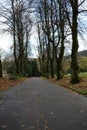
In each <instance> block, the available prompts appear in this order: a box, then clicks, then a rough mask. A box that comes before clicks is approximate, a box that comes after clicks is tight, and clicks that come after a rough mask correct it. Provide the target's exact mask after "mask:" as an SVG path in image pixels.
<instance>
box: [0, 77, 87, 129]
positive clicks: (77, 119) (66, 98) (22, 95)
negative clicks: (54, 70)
mask: <svg viewBox="0 0 87 130" xmlns="http://www.w3.org/2000/svg"><path fill="white" fill-rule="evenodd" d="M0 130H87V98H86V97H84V96H82V95H79V94H76V93H74V92H72V91H70V90H67V89H64V88H62V87H60V86H57V85H55V84H53V83H50V82H49V81H47V80H44V79H41V78H34V77H32V78H29V79H28V80H26V81H25V82H24V83H22V84H19V85H17V86H15V87H12V88H10V89H8V90H6V91H3V92H0Z"/></svg>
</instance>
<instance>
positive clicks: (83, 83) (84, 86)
mask: <svg viewBox="0 0 87 130" xmlns="http://www.w3.org/2000/svg"><path fill="white" fill-rule="evenodd" d="M79 77H80V83H78V84H71V82H70V80H71V75H70V74H67V75H65V76H64V78H63V79H61V80H56V79H55V78H54V79H50V80H51V81H52V82H54V83H56V84H57V85H60V86H62V87H64V88H67V89H70V90H72V91H75V92H77V93H79V94H82V95H86V94H87V72H84V73H80V74H79Z"/></svg>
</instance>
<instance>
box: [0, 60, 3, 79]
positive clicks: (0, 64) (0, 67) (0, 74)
mask: <svg viewBox="0 0 87 130" xmlns="http://www.w3.org/2000/svg"><path fill="white" fill-rule="evenodd" d="M2 77H3V75H2V62H1V59H0V78H2Z"/></svg>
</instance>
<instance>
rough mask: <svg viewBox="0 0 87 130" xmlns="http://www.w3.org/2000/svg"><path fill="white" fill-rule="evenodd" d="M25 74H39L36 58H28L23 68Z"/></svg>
mask: <svg viewBox="0 0 87 130" xmlns="http://www.w3.org/2000/svg"><path fill="white" fill-rule="evenodd" d="M25 74H26V75H27V76H28V77H31V76H40V72H39V68H38V64H37V60H36V59H30V60H28V61H27V65H26V68H25Z"/></svg>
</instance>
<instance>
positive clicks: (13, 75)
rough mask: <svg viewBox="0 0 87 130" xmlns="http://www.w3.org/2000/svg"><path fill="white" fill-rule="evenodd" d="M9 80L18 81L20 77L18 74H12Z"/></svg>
mask: <svg viewBox="0 0 87 130" xmlns="http://www.w3.org/2000/svg"><path fill="white" fill-rule="evenodd" d="M9 79H11V80H18V76H17V75H16V74H11V75H10V76H9Z"/></svg>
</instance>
